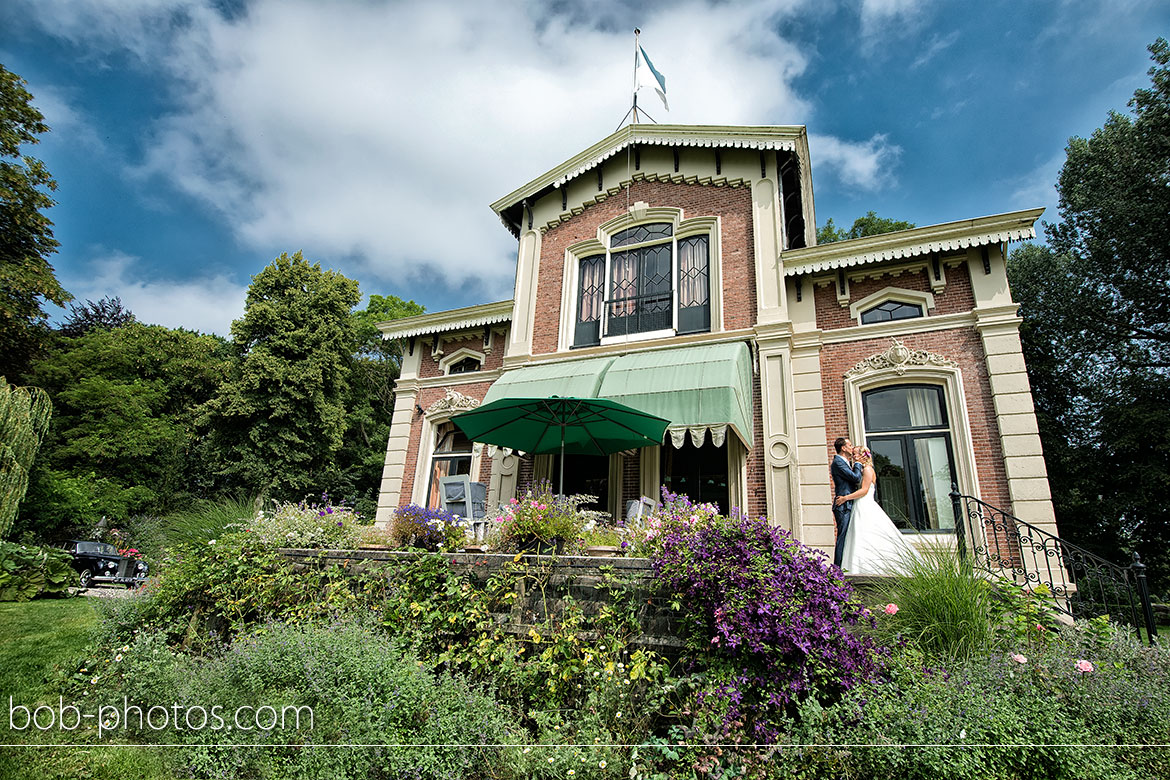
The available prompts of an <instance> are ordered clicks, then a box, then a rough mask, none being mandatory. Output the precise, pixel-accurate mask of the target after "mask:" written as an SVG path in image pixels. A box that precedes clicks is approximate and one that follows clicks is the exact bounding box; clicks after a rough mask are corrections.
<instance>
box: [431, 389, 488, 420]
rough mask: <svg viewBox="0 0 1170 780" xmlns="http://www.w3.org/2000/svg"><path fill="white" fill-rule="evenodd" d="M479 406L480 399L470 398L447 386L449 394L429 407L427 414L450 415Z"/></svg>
mask: <svg viewBox="0 0 1170 780" xmlns="http://www.w3.org/2000/svg"><path fill="white" fill-rule="evenodd" d="M477 406H479V401H477V400H476V399H474V398H469V397H468V396H465V395H464V394H463V393H460V392H458V391H456V390H452V389H451V388H447V395H446V397H444V398H440V399H439V400H438V401H435V402H434V403H433V404H431V405H430V406H428V407H427V416H428V417H431V416H435V415H442V416H448V415H451V414H457V413H459V412H467V411H470V410H472V409H474V408H476V407H477Z"/></svg>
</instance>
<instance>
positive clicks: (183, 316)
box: [62, 250, 247, 337]
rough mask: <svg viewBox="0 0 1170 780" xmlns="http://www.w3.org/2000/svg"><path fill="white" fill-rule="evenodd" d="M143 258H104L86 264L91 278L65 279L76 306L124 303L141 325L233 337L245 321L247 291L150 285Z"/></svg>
mask: <svg viewBox="0 0 1170 780" xmlns="http://www.w3.org/2000/svg"><path fill="white" fill-rule="evenodd" d="M141 265H142V264H141V263H140V262H139V258H137V257H133V256H132V255H128V254H126V253H124V252H119V251H116V250H115V251H112V252H106V253H102V254H100V255H98V256H96V257H94V258H92V260H91V261H90V262H89V263H87V264H86V274H85V275H84V276H76V277H74V278H69V277H68V276H65V275H62V277H63V278H62V283H63V284H64V285H65V288H66V289H67V290H69V291H70V292H71V293H73V296H74V298H75V302H76V303H83V302H85V301H87V300H91V301H97V300H100V299H101V298H105V297H111V298H112V297H115V296H116V297H118V298H121V299H122V305H123V306H125V307H126V308H127V309H129V310H130V311H132V312H134V316H135V317H137V318H138V320H139V322H144V323H146V324H148V325H166V326H167V327H171V328H187V329H188V330H198V331H202V332H204V333H218V334H219V335H221V336H225V337H226V336H228V335H229V332H230V330H231V324H232V320H235V319H239V318H240V317H242V316H244V299H245V298H246V296H247V288H246V287H244V286H242V285H239V284H236V283H235V282H233V281H231V280H230V279H228V278H227V277H226V276H222V275H216V276H207V277H202V278H195V279H190V280H186V281H174V280H166V279H147V278H142V277H140V276H139V275H138V273H139V272H140V271H139V269H140V268H141Z"/></svg>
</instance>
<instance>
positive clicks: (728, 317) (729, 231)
mask: <svg viewBox="0 0 1170 780" xmlns="http://www.w3.org/2000/svg"><path fill="white" fill-rule="evenodd" d="M635 201H644V202H646V203H648V204H650V206H651V207H655V206H669V207H672V208H681V209H682V210H683V217H684V219H690V218H692V217H710V216H717V217H720V221H721V231H720V248H721V259H722V264H721V266H720V273H721V275H722V278H723V285H722V287H723V289H722V293H723V295H722V298H723V321H724V328H725V329H726V330H734V329H737V328H750V327H751V326H753V325H754V324H755V316H756V270H755V253H754V249H753V247H754V239H753V237H752V222H751V213H752V208H751V190H750V189H748V188H747V187H715V186H711V185H702V184H674V183H671V182H660V181H653V182H652V181H636V182H634V183H633V184H632V185H631V186H630V189H629V197H628V198H627V197H611V198H607V199H606V200H604V201H602V202H601V203H597V204H594V205H592V206H589V207H587V208H586V209H585V210H584V211H583V212H582V213H581V214H580V215H578V216H576V217H574V218H572V219H570V220H569V221H567V222H565V223H563V224H561V225H558V226H557V227H554V228H552V229H551V230H549V231H548V232H547V233H545V234H544V237H543V238H542V239H541V247H540V265H539V271H538V276H537V285H538V286H537V290H536V319H535V320H534V322H533V334H532V351H533V354H537V355H541V354H547V353H549V352H556V350H557V343H558V339H559V336H560V334H559V330H560V319H561V295H562V292H563V290H562V288H563V286H564V269H565V250H566V249H568V248H569V247H570V246H573V245H574V244H577V243H580V242H581V241H586V240H589V239H595V238H597V228H598V227H599V226H600V225H601V224H603V223H605V222H607V221H609V220H611V219H613V218H614V217H616V216H618V215H620V214H624V213H626V207H627V205H628V204H629V203H633V202H635Z"/></svg>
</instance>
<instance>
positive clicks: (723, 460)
mask: <svg viewBox="0 0 1170 780" xmlns="http://www.w3.org/2000/svg"><path fill="white" fill-rule="evenodd" d="M661 467H662V471H661V476H662V484H663V486H665V487H666V489H667V490H669V491H670V492H672V493H680V494H682V495H685V496H687V497H688V498H690V499H691V500H692V501H696V502H699V503H712V504H715V505H716V506H718V507H719V511H720V512H723V513H726V512H727V511H728V510H729V509H730V491H729V490H728V467H727V443H726V442H724V443H723V444H722V445H720V446H718V447H716V446H715V445H714V444H712V443H711V442H710V441H706V442H704V443H703V446H702V447H696V446H695V445H694V444H693V443H692V442H691V441H690V439H688V440H687V441H686V443H685V444H683V446H682V447H678V448H675V447H672V446H670V445H669V444H664V445H663V446H662V462H661Z"/></svg>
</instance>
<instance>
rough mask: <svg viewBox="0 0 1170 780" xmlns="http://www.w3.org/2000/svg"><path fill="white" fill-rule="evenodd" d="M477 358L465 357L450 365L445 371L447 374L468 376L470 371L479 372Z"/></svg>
mask: <svg viewBox="0 0 1170 780" xmlns="http://www.w3.org/2000/svg"><path fill="white" fill-rule="evenodd" d="M479 369H480V363H479V358H474V357H465V358H463V359H462V360H458V361H456V362H454V363H452V364H451V366H450V368H448V369H447V373H448V374H470V373H471V372H472V371H479Z"/></svg>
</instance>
